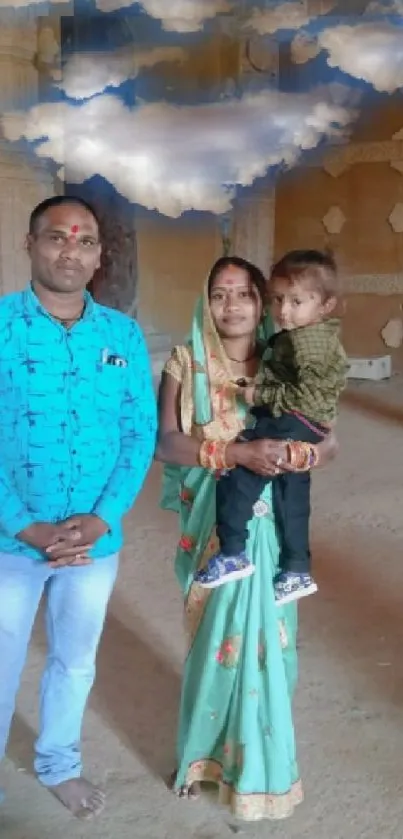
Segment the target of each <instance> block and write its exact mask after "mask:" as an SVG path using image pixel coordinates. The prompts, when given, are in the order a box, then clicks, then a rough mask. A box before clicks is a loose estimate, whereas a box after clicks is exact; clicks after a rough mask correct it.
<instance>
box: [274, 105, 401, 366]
mask: <svg viewBox="0 0 403 839" xmlns="http://www.w3.org/2000/svg"><path fill="white" fill-rule="evenodd" d="M402 126H403V111H402V110H401V107H400V105H399V104H398V103H396V102H394V101H390V102H389V103H388V105H387V106H385V107H384V108H382V109H380V110H379V111H378V112H374V113H372V114H371V124H366V126H365V136H362V135H363V133H364V132H363V130H362V129H361V135H360V132H359V131H357V133H356V136H355V137H354V138H353V141H352V143H351V144H350V145H348V146H346V147H345V148H343V149H340V150H339V151H337V152H333V153H332V154H331V155H328V156H327V157H325V159H324V161H323V163H322V165H321V166H320V167H309V168H305V169H302V168H301V169H296V170H294V171H293V172H290V173H288V174H287V175H285V176H283V177H282V178H281V180H280V182H279V184H278V186H277V191H276V237H275V254H276V258H278V257H279V256H280V255H281V254H283V253H284V252H285V251H287V250H289V249H291V248H296V247H297V248H298V247H319V248H322V247H324V246H329V247H331V248H332V250H333V251H334V253H335V256H336V258H337V260H338V263H339V266H340V269H341V272H342V276H343V281H344V291H345V314H344V319H343V331H344V343H345V346H346V349H347V351H348V352H349V354H351V355H359V356H371V355H379V354H385V353H386V352H389V351H390V349H389V348H388V347H386V345H385V343H384V341H383V339H382V336H381V331H382V329H383V328H384V326H385V325H386V323H387V322H388V321H389V319H391V318H400V317H401V315H402V311H401V309H402V305H403V132H402V131H400V129H401V128H402ZM392 357H393V363H394V368H395V369H403V349H402V348H401V347H399V348H395V349H392Z"/></svg>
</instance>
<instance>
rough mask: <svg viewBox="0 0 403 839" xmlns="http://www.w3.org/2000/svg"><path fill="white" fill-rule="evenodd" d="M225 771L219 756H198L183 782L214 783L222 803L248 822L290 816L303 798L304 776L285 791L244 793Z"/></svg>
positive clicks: (186, 783)
mask: <svg viewBox="0 0 403 839" xmlns="http://www.w3.org/2000/svg"><path fill="white" fill-rule="evenodd" d="M223 772H224V769H223V766H222V764H221V763H219V761H217V760H211V759H204V760H197V761H195V762H194V763H192V764H191V765H190V767H189V769H188V772H187V775H186V778H185V782H184V783H185V785H186V786H191V785H192V784H195V783H210V784H215V785H216V786H217V787H218V802H219V804H221V805H224V806H226V807H229V809H230V811H231V813H232V814H233V815H234V816H235V817H236V818H238V819H240V820H242V821H248V822H255V821H261V820H263V819H271V820H273V821H280V820H281V819H287V818H289V817H290V816H292V815H293V813H294V810H295V808H296V807H297V806H298V804H301V803H302V802H303V800H304V792H303V788H302V782H301V780H298V781H296V782H295V783H294V784H293V785H292V786H291V788H290V789H289V790H288V791H287V792H285V793H264V792H251V793H241V792H238V790H237V789H236V788H235V786H234V785H233V784H231V783H229V782H228V781H225V780H224V779H223Z"/></svg>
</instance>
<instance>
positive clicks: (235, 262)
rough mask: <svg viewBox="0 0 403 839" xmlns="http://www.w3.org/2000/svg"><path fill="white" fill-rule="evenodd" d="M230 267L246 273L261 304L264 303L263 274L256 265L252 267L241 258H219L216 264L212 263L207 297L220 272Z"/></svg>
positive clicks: (264, 287)
mask: <svg viewBox="0 0 403 839" xmlns="http://www.w3.org/2000/svg"><path fill="white" fill-rule="evenodd" d="M232 267H234V268H241V269H242V271H245V272H246V273H247V275H248V277H249V280H250V282H251V283H252V285H253V286H254V288H256V290H257V292H258V294H259V297H260V299H261V301H262V303H264V300H265V295H266V280H265V277H264V274H263V273H262V271H261V270H260V268H258V267H257V265H253V263H252V262H249V261H248V260H247V259H243V258H242V257H241V256H221V257H220V258H219V259H217V262H215V263H214V265H213V267H212V269H211V271H210V274H209V277H208V282H207V288H208V296H209V297H210V296H211V292H212V289H213V285H214V282H215V280H216V279H217V277H218V275H219V274H221V271H224V270H225V268H232Z"/></svg>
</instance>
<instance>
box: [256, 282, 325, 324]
mask: <svg viewBox="0 0 403 839" xmlns="http://www.w3.org/2000/svg"><path fill="white" fill-rule="evenodd" d="M269 304H270V311H271V314H272V317H273V320H274V321H275V322H276V323H277V325H278V326H279V327H280V328H281V329H287V330H290V329H297V327H299V326H311V325H312V324H314V323H320V321H322V320H323V319H324V317H326V315H328V314H329V313H330V312H331V311H332V309H334V307H335V305H336V300H335V299H334V298H333V297H332V298H328V299H327V300H326V301H324V300H323V297H322V295H321V293H320V292H319V291H317V290H316V289H315V288H314V286H313V285H312V284H311V283H310V282H309V279H308V278H306V277H305V278H304V279H301V280H298V279H295V280H289V279H287V278H285V277H275V278H274V279H273V280H272V281H271V282H270V287H269Z"/></svg>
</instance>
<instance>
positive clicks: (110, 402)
mask: <svg viewBox="0 0 403 839" xmlns="http://www.w3.org/2000/svg"><path fill="white" fill-rule="evenodd" d="M126 385H127V367H116V366H115V365H113V364H102V365H101V366H100V368H99V371H98V376H97V388H96V394H95V402H96V406H97V410H98V413H99V414H106V415H108V416H109V417H111V416H115V417H116V418H117V419H120V415H121V406H122V402H123V398H124V394H125V390H126Z"/></svg>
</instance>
